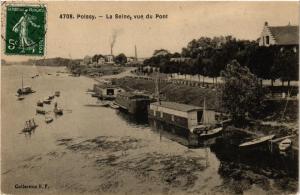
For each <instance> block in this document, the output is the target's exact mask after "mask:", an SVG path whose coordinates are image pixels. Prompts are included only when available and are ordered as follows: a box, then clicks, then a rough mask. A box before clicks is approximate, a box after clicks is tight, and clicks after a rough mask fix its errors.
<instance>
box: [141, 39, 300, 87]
mask: <svg viewBox="0 0 300 195" xmlns="http://www.w3.org/2000/svg"><path fill="white" fill-rule="evenodd" d="M298 55H299V50H298V47H297V48H296V50H295V48H294V46H292V47H282V46H270V47H259V46H258V44H257V42H255V41H248V40H237V39H235V38H233V37H231V36H227V37H223V36H221V37H214V38H208V37H201V38H200V39H198V40H196V39H194V40H192V41H191V42H189V43H188V45H187V47H184V48H183V49H182V52H181V54H179V53H174V54H172V53H170V52H168V51H167V50H164V49H160V50H155V52H154V54H153V56H152V57H150V58H149V59H146V60H145V61H144V65H145V66H147V65H149V66H154V67H159V68H160V71H161V72H163V73H168V74H172V73H179V74H190V75H196V74H197V75H203V76H209V77H213V78H214V77H219V76H220V73H221V71H222V70H224V69H225V66H226V64H228V63H230V62H231V61H232V60H234V59H236V60H237V61H238V62H239V63H240V64H241V65H242V66H247V67H248V68H249V69H250V70H251V72H252V73H254V74H256V75H257V76H258V77H259V78H261V79H270V80H276V79H281V80H282V81H288V82H289V81H291V80H298V64H299V61H298ZM176 59H177V60H176Z"/></svg>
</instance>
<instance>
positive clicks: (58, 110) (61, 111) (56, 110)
mask: <svg viewBox="0 0 300 195" xmlns="http://www.w3.org/2000/svg"><path fill="white" fill-rule="evenodd" d="M53 112H54V114H56V115H63V109H61V108H54V110H53Z"/></svg>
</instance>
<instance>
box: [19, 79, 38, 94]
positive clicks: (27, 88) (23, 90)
mask: <svg viewBox="0 0 300 195" xmlns="http://www.w3.org/2000/svg"><path fill="white" fill-rule="evenodd" d="M17 93H18V94H19V95H26V94H30V93H35V91H34V90H32V89H31V87H30V86H24V84H23V75H22V87H21V88H19V89H18V90H17Z"/></svg>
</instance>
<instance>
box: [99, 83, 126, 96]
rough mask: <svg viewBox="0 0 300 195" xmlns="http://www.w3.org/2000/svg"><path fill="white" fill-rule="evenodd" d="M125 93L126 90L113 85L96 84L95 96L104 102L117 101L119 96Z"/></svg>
mask: <svg viewBox="0 0 300 195" xmlns="http://www.w3.org/2000/svg"><path fill="white" fill-rule="evenodd" d="M123 91H124V90H123V89H121V88H120V87H119V86H117V85H113V84H107V83H99V84H94V92H95V95H94V96H95V97H98V98H100V99H103V100H114V99H116V97H117V94H118V93H120V92H123Z"/></svg>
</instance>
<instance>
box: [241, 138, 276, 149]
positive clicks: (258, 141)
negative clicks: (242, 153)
mask: <svg viewBox="0 0 300 195" xmlns="http://www.w3.org/2000/svg"><path fill="white" fill-rule="evenodd" d="M274 136H275V135H268V136H264V137H259V138H255V139H253V140H251V141H248V142H244V143H242V144H240V145H239V147H241V148H242V147H249V146H255V145H258V144H262V143H264V142H266V141H269V140H271V139H273V137H274Z"/></svg>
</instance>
